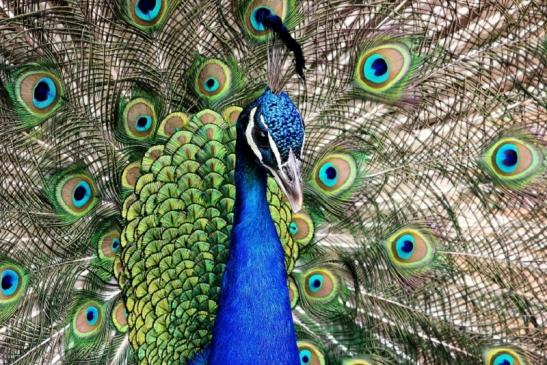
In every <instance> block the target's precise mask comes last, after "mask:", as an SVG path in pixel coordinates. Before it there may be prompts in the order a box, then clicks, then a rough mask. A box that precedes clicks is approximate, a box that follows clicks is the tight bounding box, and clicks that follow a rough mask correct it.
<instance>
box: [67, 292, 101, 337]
mask: <svg viewBox="0 0 547 365" xmlns="http://www.w3.org/2000/svg"><path fill="white" fill-rule="evenodd" d="M102 324H103V309H102V306H101V305H100V304H99V303H97V302H95V301H92V302H88V303H87V304H84V305H83V306H81V307H80V308H79V309H78V310H77V311H76V315H75V316H74V321H73V323H72V326H73V329H74V330H75V332H76V333H77V334H78V335H79V336H80V337H87V336H92V335H94V334H96V333H97V331H98V330H99V329H100V328H101V327H102Z"/></svg>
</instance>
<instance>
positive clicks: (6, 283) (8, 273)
mask: <svg viewBox="0 0 547 365" xmlns="http://www.w3.org/2000/svg"><path fill="white" fill-rule="evenodd" d="M19 281H20V275H19V273H18V272H16V271H15V270H12V269H5V270H3V271H2V275H1V279H0V284H1V288H2V296H3V297H12V296H13V295H14V294H15V292H16V291H17V289H18V288H19Z"/></svg>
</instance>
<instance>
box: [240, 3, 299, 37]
mask: <svg viewBox="0 0 547 365" xmlns="http://www.w3.org/2000/svg"><path fill="white" fill-rule="evenodd" d="M292 8H294V4H293V2H292V1H290V0H253V1H250V2H249V5H248V6H247V9H246V10H245V12H244V14H245V15H244V18H243V21H244V24H245V30H246V33H247V34H248V35H250V36H251V37H252V38H253V39H254V40H257V41H262V40H265V39H266V38H267V36H268V34H269V30H268V29H266V28H265V27H264V24H262V22H261V19H263V18H264V16H267V15H270V14H275V15H277V16H279V17H280V18H281V20H282V21H283V22H285V20H287V16H288V14H289V11H290V9H292Z"/></svg>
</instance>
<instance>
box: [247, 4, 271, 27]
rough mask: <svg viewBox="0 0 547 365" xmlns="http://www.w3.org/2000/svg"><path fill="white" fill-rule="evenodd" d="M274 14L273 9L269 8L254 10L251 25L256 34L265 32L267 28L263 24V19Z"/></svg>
mask: <svg viewBox="0 0 547 365" xmlns="http://www.w3.org/2000/svg"><path fill="white" fill-rule="evenodd" d="M272 13H273V10H272V8H270V7H269V6H257V7H256V8H254V9H253V11H252V14H251V25H252V26H253V29H254V30H255V31H256V32H265V31H266V28H265V27H264V24H262V21H261V19H264V17H266V16H268V15H270V14H272Z"/></svg>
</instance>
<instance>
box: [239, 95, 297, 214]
mask: <svg viewBox="0 0 547 365" xmlns="http://www.w3.org/2000/svg"><path fill="white" fill-rule="evenodd" d="M239 128H240V130H241V132H242V133H244V136H245V137H244V138H245V141H246V142H247V144H248V145H249V147H250V149H251V150H252V151H253V153H254V154H255V156H256V158H257V159H258V162H259V164H260V165H262V166H264V167H265V168H266V169H267V170H268V171H269V172H270V173H271V174H272V175H273V177H274V178H275V180H276V181H277V183H278V184H279V186H280V187H281V188H282V190H283V192H284V193H285V195H286V196H287V198H288V199H289V201H290V202H291V206H292V208H293V210H294V211H298V210H300V208H301V207H302V199H303V198H302V178H301V175H300V166H301V161H302V150H303V146H304V122H303V120H302V117H301V116H300V112H299V111H298V108H297V107H296V105H295V104H294V103H293V102H292V100H291V99H290V98H289V96H288V95H287V94H286V93H284V92H281V93H279V94H275V93H273V92H272V91H270V90H266V92H264V94H262V96H261V97H260V98H258V100H256V102H254V103H252V104H251V105H250V106H249V108H248V113H244V114H242V117H241V118H240V125H239Z"/></svg>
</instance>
